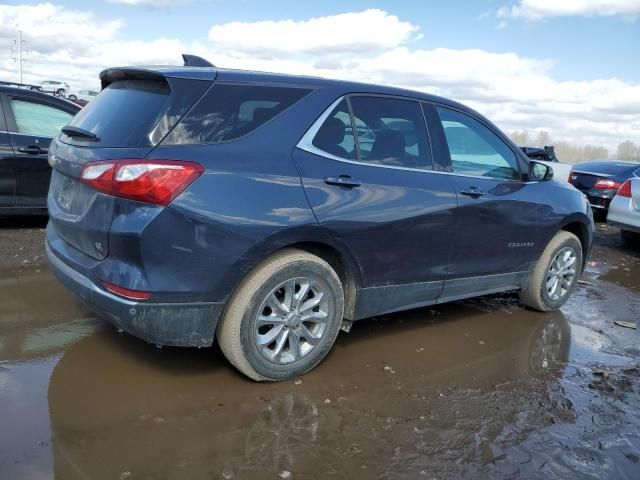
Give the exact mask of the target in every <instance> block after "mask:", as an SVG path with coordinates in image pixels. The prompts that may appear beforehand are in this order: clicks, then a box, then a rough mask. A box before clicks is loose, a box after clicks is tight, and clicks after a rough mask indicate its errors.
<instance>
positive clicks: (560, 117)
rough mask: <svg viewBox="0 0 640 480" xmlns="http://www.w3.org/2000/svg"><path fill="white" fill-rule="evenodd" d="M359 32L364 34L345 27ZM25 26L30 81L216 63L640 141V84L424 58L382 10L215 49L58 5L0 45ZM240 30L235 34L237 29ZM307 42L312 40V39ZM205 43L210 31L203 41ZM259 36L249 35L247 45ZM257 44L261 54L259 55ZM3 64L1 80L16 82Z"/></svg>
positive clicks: (471, 56) (562, 132)
mask: <svg viewBox="0 0 640 480" xmlns="http://www.w3.org/2000/svg"><path fill="white" fill-rule="evenodd" d="M345 22H347V23H349V24H350V25H351V26H354V25H355V26H358V27H357V28H356V30H357V33H352V32H351V30H352V29H351V28H344V25H345ZM16 24H20V25H21V28H23V29H24V31H25V38H26V40H28V41H29V43H28V44H27V48H29V49H30V50H31V53H30V54H29V56H28V57H27V61H26V63H25V72H24V73H25V81H27V82H33V83H35V82H39V81H41V80H44V79H59V80H64V81H67V82H68V83H70V84H71V85H72V86H74V87H76V88H81V87H97V85H98V74H99V72H100V71H101V70H102V69H104V68H107V67H111V66H115V65H135V64H180V63H181V57H180V54H181V53H193V54H196V55H201V56H203V57H205V58H207V59H208V60H210V61H211V62H212V63H214V64H215V65H218V66H221V67H230V68H248V69H255V70H265V71H275V72H282V73H294V74H304V75H319V76H324V77H330V78H339V79H347V80H355V81H364V82H374V83H383V84H390V85H396V86H401V87H407V88H411V89H415V90H421V91H426V92H430V93H434V94H437V95H442V96H446V97H449V98H453V99H455V100H458V101H460V102H462V103H466V104H468V105H469V106H471V107H473V108H475V109H476V110H478V111H480V112H481V113H483V114H485V115H487V117H489V118H490V119H491V120H493V121H494V122H495V123H496V124H498V126H500V127H501V128H503V129H505V130H520V129H525V128H526V129H529V130H547V131H549V132H550V133H551V134H552V137H553V138H554V139H555V140H556V141H559V140H567V141H571V142H575V143H577V144H587V143H595V144H602V145H605V146H606V147H608V148H609V149H611V150H614V149H615V147H616V146H617V144H618V143H619V142H621V141H623V140H626V139H637V138H640V83H632V82H628V81H627V82H625V81H622V80H619V79H615V78H602V79H600V80H594V81H558V80H555V79H554V78H553V62H552V61H551V60H549V59H544V58H526V57H521V56H519V55H517V54H515V53H494V52H488V51H485V50H480V49H466V50H459V49H446V48H430V49H427V48H417V47H416V45H415V43H412V40H413V39H415V38H416V37H417V36H418V35H420V31H419V29H418V27H417V26H415V25H413V24H412V23H410V22H407V21H404V20H402V19H399V18H398V17H396V16H394V15H390V14H388V13H386V12H384V11H381V10H366V11H363V12H353V13H346V14H339V15H331V16H327V17H322V18H316V19H310V20H306V21H299V22H296V21H277V22H255V23H246V22H245V23H234V24H229V23H225V24H221V25H214V26H213V27H212V28H211V30H210V32H209V33H210V36H211V41H210V42H206V43H197V42H195V43H185V42H183V41H181V40H179V39H172V38H157V39H155V40H151V41H142V40H140V41H124V40H121V38H122V37H123V36H124V32H123V31H124V29H125V24H124V22H123V21H121V20H117V19H116V20H107V19H103V18H98V17H96V16H95V15H93V14H92V13H90V12H86V11H77V10H71V9H67V8H64V7H59V6H54V5H51V4H42V5H37V6H0V47H3V48H4V50H5V51H10V48H11V46H12V44H13V39H14V38H15V34H16V30H15V28H14V27H13V26H14V25H16ZM232 25H236V27H232ZM301 32H302V33H301ZM203 34H206V32H203ZM247 35H249V37H247ZM254 45H258V46H260V50H259V51H254ZM15 78H16V66H15V63H14V62H13V61H12V60H11V58H10V57H9V56H8V55H7V56H6V57H4V58H2V57H0V79H2V80H7V79H15Z"/></svg>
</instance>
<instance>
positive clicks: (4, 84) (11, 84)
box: [0, 80, 40, 88]
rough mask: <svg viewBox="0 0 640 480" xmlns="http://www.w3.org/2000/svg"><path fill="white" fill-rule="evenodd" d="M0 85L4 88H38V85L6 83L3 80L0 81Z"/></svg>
mask: <svg viewBox="0 0 640 480" xmlns="http://www.w3.org/2000/svg"><path fill="white" fill-rule="evenodd" d="M0 85H3V86H6V87H29V88H40V85H33V84H31V83H20V82H7V81H4V80H0Z"/></svg>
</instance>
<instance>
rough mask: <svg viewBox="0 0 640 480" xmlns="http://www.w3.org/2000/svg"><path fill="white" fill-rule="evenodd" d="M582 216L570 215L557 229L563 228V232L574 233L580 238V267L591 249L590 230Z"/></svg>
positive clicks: (583, 264) (584, 262)
mask: <svg viewBox="0 0 640 480" xmlns="http://www.w3.org/2000/svg"><path fill="white" fill-rule="evenodd" d="M585 219H586V216H585V218H582V217H581V216H579V215H576V216H571V217H569V218H567V219H565V221H564V222H563V223H562V224H561V225H560V228H559V230H564V231H565V232H569V233H572V234H574V235H575V236H576V237H578V240H580V245H581V246H582V267H583V269H584V266H585V264H586V262H587V257H588V256H589V251H590V249H591V236H592V232H591V231H590V229H589V224H588V223H587V222H588V219H587V220H585Z"/></svg>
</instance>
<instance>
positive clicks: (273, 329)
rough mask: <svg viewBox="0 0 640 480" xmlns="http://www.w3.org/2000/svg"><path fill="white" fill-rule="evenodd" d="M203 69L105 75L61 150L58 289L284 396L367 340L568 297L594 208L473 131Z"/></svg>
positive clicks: (416, 96)
mask: <svg viewBox="0 0 640 480" xmlns="http://www.w3.org/2000/svg"><path fill="white" fill-rule="evenodd" d="M192 59H193V57H187V58H186V61H187V64H188V65H187V66H184V67H124V68H112V69H108V70H105V71H104V72H102V74H101V76H100V79H101V83H102V85H103V90H102V92H101V93H100V95H98V97H96V99H95V100H94V101H92V102H91V103H89V104H88V105H87V106H86V107H85V108H83V109H82V110H81V111H80V112H79V113H78V115H77V116H76V117H74V119H73V120H72V121H71V123H70V124H69V125H67V126H65V127H63V129H62V133H61V134H60V135H59V136H58V137H57V138H56V139H55V140H54V142H53V144H52V147H51V151H50V154H49V155H50V161H51V164H52V165H53V168H54V172H53V175H52V179H51V188H50V190H49V200H48V205H49V214H50V221H49V225H48V226H47V237H46V252H47V257H48V259H49V263H50V266H51V270H52V271H53V272H54V274H55V275H56V276H57V277H58V278H59V279H60V281H61V282H62V283H64V284H65V285H66V286H67V287H68V288H70V289H71V290H72V291H74V292H75V293H76V294H78V295H79V296H80V297H82V298H84V299H85V300H86V301H87V302H88V303H89V304H90V305H91V306H92V307H93V308H94V310H95V311H96V312H97V314H98V315H100V316H102V317H103V318H105V319H106V320H108V321H110V322H112V323H114V324H115V325H117V326H119V327H120V328H122V329H124V330H125V331H127V332H129V333H131V334H133V335H136V336H138V337H140V338H143V339H144V340H146V341H148V342H151V343H154V344H159V345H176V346H199V347H204V346H211V345H212V343H213V342H214V340H215V339H217V341H218V343H219V344H220V346H221V348H222V351H223V352H224V354H225V355H226V357H227V358H228V359H229V361H230V362H231V363H232V364H233V365H234V366H235V367H237V368H238V369H239V370H240V371H241V372H242V373H244V374H245V375H247V376H249V377H250V378H252V379H254V380H283V379H287V378H292V377H295V376H297V375H301V374H303V373H304V372H306V371H308V370H310V369H312V368H313V367H315V366H316V365H317V364H318V363H319V362H320V361H321V360H322V359H323V358H324V357H325V355H326V354H327V353H328V352H329V350H330V349H331V347H332V345H333V343H334V341H335V339H336V337H337V335H338V332H339V330H340V329H341V328H344V329H347V330H348V329H349V327H350V325H351V322H352V321H354V320H359V319H363V318H367V317H371V316H374V315H379V314H384V313H389V312H394V311H399V310H405V309H409V308H416V307H419V306H425V305H430V304H435V303H443V302H449V301H453V300H457V299H461V298H468V297H473V296H478V295H485V294H488V293H492V292H501V291H507V290H519V291H520V294H521V298H522V300H523V302H524V303H525V304H526V305H528V306H529V307H531V308H533V309H536V310H539V311H548V310H554V309H558V308H560V307H561V306H562V305H563V304H564V303H565V302H566V301H567V299H568V298H569V296H570V295H571V293H572V292H573V290H574V289H575V287H576V284H577V280H578V278H579V276H580V274H581V272H582V268H583V266H584V263H585V260H586V258H587V256H588V254H589V251H590V248H591V243H592V238H593V219H592V212H591V209H590V208H589V204H588V202H587V201H586V199H585V197H584V195H582V194H581V193H580V192H578V191H576V189H574V188H573V187H571V186H570V185H568V184H567V185H565V184H562V183H559V182H553V181H548V180H550V179H551V170H550V168H549V167H547V166H546V165H543V164H541V163H538V162H535V161H532V160H528V159H527V158H526V156H525V155H524V153H523V152H522V150H520V149H519V148H518V147H517V146H516V145H514V144H513V143H512V142H511V141H510V140H509V139H508V138H507V137H506V136H505V135H504V133H502V132H501V131H500V130H499V129H498V128H497V127H496V126H495V125H493V124H492V123H491V122H490V121H489V120H487V119H486V118H484V117H483V116H482V115H480V114H479V113H477V112H475V111H473V110H471V109H470V108H468V107H465V106H464V105H461V104H459V103H456V102H454V101H451V100H447V99H445V98H440V97H435V96H431V95H428V94H425V93H420V92H415V91H410V90H402V89H396V88H390V87H385V86H375V85H366V84H359V83H351V82H341V81H335V80H328V79H320V78H311V77H306V76H289V75H277V74H269V73H258V72H247V71H238V70H225V69H218V68H214V67H213V66H212V65H210V64H209V66H208V67H202V66H189V64H190V63H191V60H192ZM196 60H197V62H196V64H197V65H203V64H205V65H206V62H205V61H204V60H202V59H196ZM184 112H186V113H184ZM353 126H355V127H353ZM349 132H350V133H349ZM360 132H363V134H364V133H365V132H366V136H365V138H364V141H361V138H360Z"/></svg>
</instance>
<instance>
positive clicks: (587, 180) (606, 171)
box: [569, 160, 640, 214]
mask: <svg viewBox="0 0 640 480" xmlns="http://www.w3.org/2000/svg"><path fill="white" fill-rule="evenodd" d="M632 177H640V163H637V162H623V161H618V160H593V161H590V162H582V163H580V164H578V165H576V166H574V167H573V170H572V171H571V176H570V177H569V181H570V183H572V184H573V186H574V187H576V188H577V189H578V190H580V191H581V192H582V193H584V194H585V195H586V196H587V198H588V199H589V203H590V204H591V206H592V207H593V208H594V209H596V211H601V212H602V213H603V214H604V213H606V211H607V210H608V209H609V204H610V203H611V200H612V199H613V197H614V196H615V194H616V192H617V191H618V189H619V188H620V187H621V186H622V184H623V183H624V182H625V180H628V179H629V178H632Z"/></svg>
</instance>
